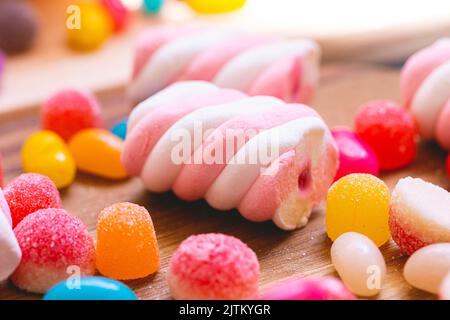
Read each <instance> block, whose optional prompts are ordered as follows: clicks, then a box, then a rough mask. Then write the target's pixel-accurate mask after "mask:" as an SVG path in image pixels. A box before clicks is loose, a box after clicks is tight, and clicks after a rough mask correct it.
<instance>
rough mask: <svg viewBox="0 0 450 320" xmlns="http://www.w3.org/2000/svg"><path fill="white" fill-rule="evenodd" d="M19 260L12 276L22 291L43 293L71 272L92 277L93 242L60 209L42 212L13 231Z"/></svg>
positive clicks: (37, 212)
mask: <svg viewBox="0 0 450 320" xmlns="http://www.w3.org/2000/svg"><path fill="white" fill-rule="evenodd" d="M14 233H15V235H16V238H17V241H18V242H19V246H20V249H21V250H22V260H21V261H20V264H19V267H18V268H17V269H16V271H15V272H14V274H13V276H12V281H13V283H14V284H15V285H16V286H17V287H19V288H21V289H24V290H26V291H30V292H37V293H44V292H47V291H48V289H50V288H51V287H53V286H54V285H55V284H57V283H58V282H60V281H62V280H64V279H66V278H68V277H69V276H70V275H71V274H73V273H74V272H77V274H79V275H80V276H90V275H93V274H94V273H95V249H94V240H93V239H92V237H91V236H90V235H89V232H88V231H87V229H86V226H85V225H84V224H83V223H82V222H81V221H80V220H79V219H78V218H77V217H75V216H72V215H70V214H69V213H67V212H66V211H65V210H63V209H42V210H38V211H36V212H35V213H32V214H30V215H28V216H26V217H25V218H24V219H23V220H22V221H21V222H20V223H19V224H18V225H17V227H15V228H14Z"/></svg>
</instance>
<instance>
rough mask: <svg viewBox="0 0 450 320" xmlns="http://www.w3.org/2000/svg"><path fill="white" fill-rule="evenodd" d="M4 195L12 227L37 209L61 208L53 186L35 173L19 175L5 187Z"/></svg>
mask: <svg viewBox="0 0 450 320" xmlns="http://www.w3.org/2000/svg"><path fill="white" fill-rule="evenodd" d="M4 194H5V198H6V201H7V202H8V205H9V208H10V209H11V217H12V223H13V227H15V226H16V225H17V224H18V223H19V222H20V221H22V219H23V218H25V217H26V216H28V215H29V214H31V213H33V212H35V211H37V210H39V209H47V208H61V198H60V197H59V192H58V189H57V188H56V186H55V184H54V183H53V182H52V181H51V180H50V179H49V178H47V177H46V176H43V175H40V174H36V173H25V174H22V175H20V176H19V177H17V178H16V179H14V180H13V181H11V182H10V183H9V184H7V185H6V187H5V190H4Z"/></svg>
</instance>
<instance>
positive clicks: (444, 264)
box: [403, 243, 450, 294]
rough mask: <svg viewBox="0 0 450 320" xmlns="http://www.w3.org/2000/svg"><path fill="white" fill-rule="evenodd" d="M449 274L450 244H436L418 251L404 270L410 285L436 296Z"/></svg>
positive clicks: (407, 262) (408, 261)
mask: <svg viewBox="0 0 450 320" xmlns="http://www.w3.org/2000/svg"><path fill="white" fill-rule="evenodd" d="M449 272H450V243H436V244H432V245H429V246H427V247H424V248H421V249H419V250H417V251H416V252H414V254H413V255H412V256H411V257H409V259H408V260H407V261H406V264H405V267H404V269H403V275H404V277H405V280H406V281H407V282H408V283H409V284H410V285H412V286H413V287H415V288H418V289H421V290H425V291H428V292H431V293H435V294H436V293H438V291H439V287H440V285H441V284H442V281H443V280H444V278H445V276H446V275H447V274H448V273H449Z"/></svg>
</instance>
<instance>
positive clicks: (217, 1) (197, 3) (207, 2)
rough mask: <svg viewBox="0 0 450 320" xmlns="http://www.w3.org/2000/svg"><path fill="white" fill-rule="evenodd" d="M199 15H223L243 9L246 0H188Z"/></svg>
mask: <svg viewBox="0 0 450 320" xmlns="http://www.w3.org/2000/svg"><path fill="white" fill-rule="evenodd" d="M186 2H187V4H188V5H189V6H190V7H191V8H192V9H193V10H195V11H197V12H199V13H223V12H229V11H233V10H237V9H239V8H242V7H243V6H244V4H245V2H246V0H214V1H211V0H186Z"/></svg>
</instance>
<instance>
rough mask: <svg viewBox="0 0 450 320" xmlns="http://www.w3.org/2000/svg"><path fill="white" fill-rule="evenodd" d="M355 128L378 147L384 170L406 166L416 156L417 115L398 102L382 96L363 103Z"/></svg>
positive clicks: (377, 150)
mask: <svg viewBox="0 0 450 320" xmlns="http://www.w3.org/2000/svg"><path fill="white" fill-rule="evenodd" d="M355 130H356V133H357V134H358V135H359V136H360V137H361V138H362V139H363V140H364V141H365V142H366V143H367V144H369V145H370V146H371V147H372V149H373V150H374V151H375V154H376V155H377V157H378V161H379V164H380V169H382V170H391V169H398V168H402V167H404V166H407V165H408V164H410V163H411V162H413V161H414V159H415V157H416V152H417V142H416V139H417V127H416V124H415V121H414V118H413V116H412V115H411V114H409V113H408V111H406V110H405V109H404V108H402V107H401V106H399V105H398V104H396V103H395V102H391V101H386V100H378V101H372V102H369V103H367V104H365V105H363V106H362V107H361V109H360V111H359V112H358V114H357V116H356V118H355Z"/></svg>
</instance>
